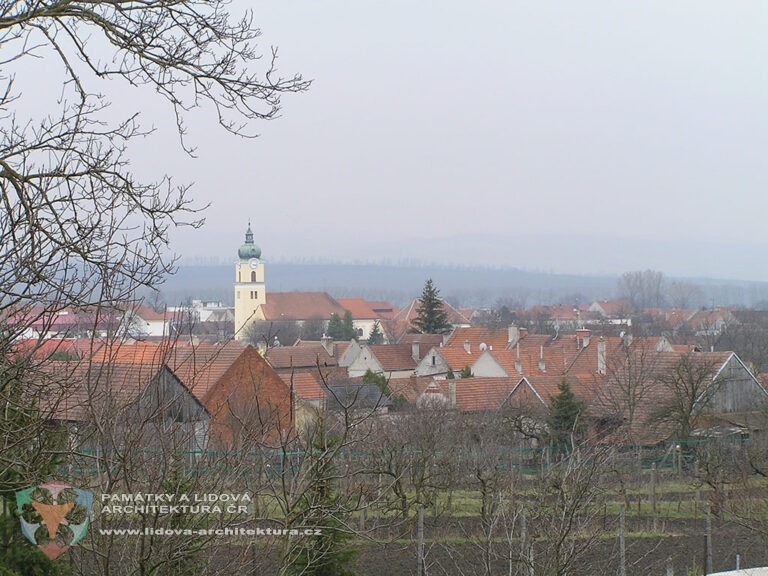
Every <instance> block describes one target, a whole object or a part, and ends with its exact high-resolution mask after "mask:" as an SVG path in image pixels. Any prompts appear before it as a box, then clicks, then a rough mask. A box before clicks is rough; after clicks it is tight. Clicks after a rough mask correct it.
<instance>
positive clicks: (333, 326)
mask: <svg viewBox="0 0 768 576" xmlns="http://www.w3.org/2000/svg"><path fill="white" fill-rule="evenodd" d="M327 334H328V336H330V337H331V338H333V339H334V340H344V339H345V338H344V324H343V323H342V321H341V317H340V316H339V315H338V314H336V312H334V313H333V314H331V319H330V320H329V321H328V332H327Z"/></svg>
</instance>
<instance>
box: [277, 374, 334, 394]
mask: <svg viewBox="0 0 768 576" xmlns="http://www.w3.org/2000/svg"><path fill="white" fill-rule="evenodd" d="M279 376H280V378H281V379H282V381H283V382H285V385H286V386H288V388H290V387H291V376H293V391H294V394H295V395H296V396H297V397H298V398H301V399H302V400H317V399H320V398H325V392H324V391H323V379H322V378H321V377H320V375H319V374H318V373H317V372H316V371H311V370H307V371H302V372H294V373H293V374H291V373H290V372H281V373H280V374H279Z"/></svg>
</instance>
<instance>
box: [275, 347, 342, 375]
mask: <svg viewBox="0 0 768 576" xmlns="http://www.w3.org/2000/svg"><path fill="white" fill-rule="evenodd" d="M265 358H266V359H267V362H269V364H270V366H272V367H273V368H274V369H275V370H285V369H290V368H315V369H316V368H317V366H320V367H321V368H322V367H329V366H336V365H337V364H338V361H339V357H338V356H336V355H334V356H331V355H330V354H328V352H327V350H326V349H325V347H324V346H323V345H322V344H320V343H319V342H314V343H309V342H303V343H301V344H300V345H299V346H279V347H276V348H268V349H267V351H266V353H265Z"/></svg>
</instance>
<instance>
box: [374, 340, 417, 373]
mask: <svg viewBox="0 0 768 576" xmlns="http://www.w3.org/2000/svg"><path fill="white" fill-rule="evenodd" d="M368 348H369V349H370V351H371V353H372V354H373V355H374V356H375V357H376V359H377V360H378V361H379V364H381V367H382V369H383V370H384V371H385V372H394V371H398V370H415V369H416V360H414V359H413V356H412V352H413V350H412V349H411V345H410V344H381V345H376V346H368ZM423 348H424V350H421V346H420V352H419V357H420V358H421V357H422V354H424V353H426V352H427V351H428V350H429V348H428V347H427V346H423Z"/></svg>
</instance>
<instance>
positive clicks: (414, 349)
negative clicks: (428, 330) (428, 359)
mask: <svg viewBox="0 0 768 576" xmlns="http://www.w3.org/2000/svg"><path fill="white" fill-rule="evenodd" d="M411 356H412V357H413V359H414V361H416V362H418V361H419V360H420V359H421V358H420V350H419V343H418V342H411Z"/></svg>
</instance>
